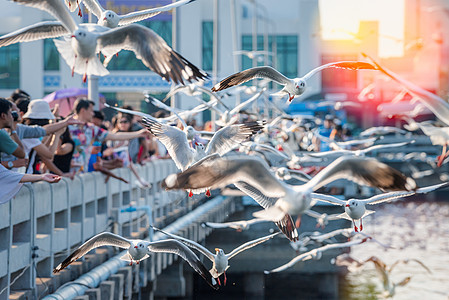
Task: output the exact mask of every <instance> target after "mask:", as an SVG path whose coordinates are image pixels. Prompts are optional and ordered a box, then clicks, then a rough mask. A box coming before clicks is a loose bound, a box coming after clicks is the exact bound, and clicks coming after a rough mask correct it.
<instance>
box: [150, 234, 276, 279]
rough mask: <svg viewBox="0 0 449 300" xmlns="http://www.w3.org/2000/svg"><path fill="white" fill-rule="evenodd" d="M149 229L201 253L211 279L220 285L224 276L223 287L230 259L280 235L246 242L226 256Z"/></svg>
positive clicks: (180, 237)
mask: <svg viewBox="0 0 449 300" xmlns="http://www.w3.org/2000/svg"><path fill="white" fill-rule="evenodd" d="M151 227H153V229H154V230H157V231H160V232H162V233H164V234H166V235H168V236H169V237H171V238H174V239H176V240H179V241H181V242H183V243H185V244H186V245H187V246H189V247H191V248H194V249H196V250H198V251H199V252H201V254H203V255H204V256H205V257H207V258H208V259H209V260H210V261H211V262H212V263H213V265H212V268H211V269H210V273H211V274H212V277H214V278H216V279H217V281H218V284H219V285H221V282H220V276H221V274H223V275H224V285H226V270H227V269H228V268H229V260H230V259H231V258H233V257H234V256H236V255H237V254H239V253H241V252H243V251H245V250H248V249H250V248H252V247H254V246H257V245H259V244H261V243H263V242H266V241H268V240H269V239H272V238H273V237H275V236H276V235H278V234H279V233H280V232H276V233H273V234H270V235H267V236H264V237H261V238H258V239H255V240H252V241H249V242H246V243H244V244H243V245H240V246H239V247H237V248H235V249H234V250H232V251H231V252H230V253H228V254H226V253H225V252H224V251H223V249H220V248H215V254H213V253H212V252H210V251H209V250H208V249H207V248H206V247H204V246H202V245H200V244H198V243H197V242H195V241H192V240H189V239H186V238H184V237H182V236H179V235H175V234H171V233H168V232H165V231H163V230H160V229H158V228H156V227H154V226H151Z"/></svg>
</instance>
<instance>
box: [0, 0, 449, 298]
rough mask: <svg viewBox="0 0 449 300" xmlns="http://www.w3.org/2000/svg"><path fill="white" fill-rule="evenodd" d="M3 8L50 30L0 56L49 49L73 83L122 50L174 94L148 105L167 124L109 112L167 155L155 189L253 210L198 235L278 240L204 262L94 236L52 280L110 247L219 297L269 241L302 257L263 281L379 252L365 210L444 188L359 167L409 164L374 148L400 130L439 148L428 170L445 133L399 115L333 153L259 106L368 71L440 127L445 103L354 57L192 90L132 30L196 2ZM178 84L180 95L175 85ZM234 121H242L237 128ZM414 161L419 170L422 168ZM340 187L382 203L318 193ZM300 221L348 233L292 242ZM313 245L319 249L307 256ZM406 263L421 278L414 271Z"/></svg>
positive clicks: (403, 147)
mask: <svg viewBox="0 0 449 300" xmlns="http://www.w3.org/2000/svg"><path fill="white" fill-rule="evenodd" d="M13 1H14V2H16V3H18V4H22V5H26V6H30V7H34V8H36V9H40V10H42V11H46V12H48V13H50V14H51V15H52V16H53V17H54V18H55V19H56V20H52V21H46V22H40V23H37V24H34V25H31V26H28V27H25V28H23V29H19V30H17V31H15V32H12V33H9V34H6V35H4V36H2V37H0V47H4V46H8V45H11V44H14V43H20V42H29V41H34V40H39V39H48V38H51V39H54V43H55V45H56V47H57V49H58V51H59V53H60V54H61V56H62V57H63V58H64V60H65V61H66V63H67V64H68V65H69V66H70V67H71V68H72V75H73V74H74V73H78V74H82V75H83V80H84V81H86V79H87V76H88V75H97V76H105V75H107V74H109V71H108V70H107V65H108V63H109V62H110V60H111V59H112V58H113V57H114V56H115V55H118V53H119V52H120V51H121V50H123V49H125V50H131V51H133V52H134V53H135V55H136V57H137V58H138V59H140V60H141V61H142V62H143V64H144V65H145V66H146V67H148V68H149V69H150V70H152V71H153V72H155V73H156V74H158V75H159V76H161V77H162V78H163V79H164V80H167V81H172V82H173V84H174V87H173V89H172V90H171V91H170V93H169V94H168V95H167V96H166V97H165V99H163V100H162V101H160V100H159V99H155V98H152V97H151V96H149V95H148V96H147V101H149V102H151V103H153V104H154V105H156V106H157V107H160V108H162V109H166V110H168V111H170V112H171V113H172V115H171V116H169V117H166V118H155V117H153V116H151V115H149V114H145V113H142V112H138V111H132V110H127V109H122V108H117V107H111V108H113V109H116V110H118V111H121V112H124V113H130V114H134V115H137V116H139V117H141V122H142V124H143V125H144V126H145V127H146V128H147V129H148V131H149V132H151V133H152V134H153V135H154V137H155V138H156V139H158V140H159V142H160V143H162V144H163V145H164V146H165V148H166V149H167V152H168V154H169V155H170V157H171V158H172V159H173V161H174V162H175V164H176V166H177V168H178V169H179V170H180V172H179V173H177V174H171V175H169V176H168V177H167V178H165V179H164V180H163V182H162V187H163V188H165V189H167V190H172V189H182V190H186V191H187V192H188V194H189V196H190V197H192V196H193V194H200V193H205V194H206V195H207V196H210V195H211V193H210V191H211V189H225V188H229V187H230V186H231V188H233V189H238V190H240V192H242V193H243V194H245V195H247V196H249V197H251V198H252V199H254V200H255V201H256V202H257V203H258V204H259V205H260V207H261V208H262V209H261V210H260V211H257V212H255V213H254V217H255V218H254V219H252V220H242V221H235V222H228V223H221V224H217V223H211V222H204V223H203V224H202V226H203V227H210V228H215V229H220V228H232V229H235V230H236V231H237V232H240V231H243V230H251V226H257V224H258V223H261V222H272V223H274V224H275V225H276V226H277V227H278V228H279V232H275V233H272V234H269V235H267V236H264V237H261V238H258V239H255V240H253V241H249V242H247V243H245V244H243V245H241V246H239V247H238V248H236V249H234V250H233V251H231V252H230V253H228V254H226V253H225V252H224V250H223V249H219V248H216V249H215V253H213V252H211V251H209V250H208V249H206V248H205V247H204V246H202V245H200V244H198V243H197V242H195V241H192V240H188V239H186V238H183V237H181V236H177V235H174V234H171V233H167V232H164V231H163V230H161V229H158V228H156V227H153V226H152V228H153V230H157V231H160V232H161V233H163V234H165V235H167V237H168V239H166V240H161V241H155V242H150V241H146V240H130V239H127V238H124V237H121V236H119V235H116V234H113V233H108V232H104V233H100V234H98V235H96V236H94V237H92V238H91V239H90V240H88V241H87V242H85V243H84V244H83V245H81V246H80V247H79V248H78V249H77V250H76V251H75V252H74V253H72V254H71V255H70V256H69V257H68V258H66V259H65V260H64V261H63V262H62V263H61V264H59V265H58V266H57V267H56V268H55V269H54V272H55V273H57V272H59V271H61V270H62V269H64V268H66V267H67V266H69V265H70V264H71V263H73V262H74V261H76V260H77V259H79V258H81V257H83V256H84V255H85V254H86V253H88V252H89V251H91V250H93V249H95V248H97V247H100V246H115V247H119V248H122V249H127V254H126V255H125V256H124V257H122V259H124V260H127V261H130V263H131V264H132V263H133V262H135V263H139V262H140V261H141V260H144V259H146V258H148V257H149V255H151V253H153V252H167V253H173V254H176V255H178V256H180V257H182V258H183V259H184V260H186V261H187V262H188V263H189V265H190V266H191V267H192V268H193V269H194V270H195V271H196V272H197V273H198V274H199V275H200V276H201V277H203V278H204V280H205V281H206V282H207V284H209V285H210V286H211V287H212V288H214V289H218V287H219V286H220V285H221V281H220V276H221V275H223V276H224V285H226V281H227V279H226V270H227V269H228V268H229V260H230V259H231V258H233V257H234V256H236V255H237V254H239V253H241V252H242V251H247V250H249V249H250V248H252V247H254V246H257V245H259V244H261V243H265V242H267V241H269V240H270V239H273V238H275V237H277V238H280V237H282V235H281V234H280V233H282V234H283V236H284V237H285V238H287V239H288V240H289V242H290V244H291V246H292V247H293V248H294V249H295V250H297V251H299V252H303V253H299V254H298V255H297V256H296V257H294V258H293V259H292V260H291V261H290V262H288V263H286V264H285V265H283V266H280V267H278V268H275V269H273V270H271V271H266V272H265V273H266V274H270V273H277V272H281V271H283V270H286V269H288V268H290V267H292V266H293V265H295V264H297V263H298V262H300V261H305V260H312V259H314V260H318V259H321V257H322V253H323V252H324V251H327V250H331V249H338V248H350V247H354V246H357V247H361V246H358V245H361V244H364V243H365V242H367V241H371V242H375V243H377V244H378V245H380V246H381V247H384V248H389V247H390V246H389V245H385V244H384V243H382V242H380V241H377V240H376V239H375V238H374V237H373V236H370V235H366V234H364V233H362V232H361V231H363V228H364V227H363V224H362V219H363V218H365V217H366V216H368V215H370V214H373V213H374V211H372V210H368V209H366V205H375V204H380V203H387V202H395V201H398V200H401V199H403V198H405V197H409V196H412V195H415V194H425V193H429V192H432V191H434V190H436V189H439V188H444V187H446V186H447V184H446V183H445V182H443V183H437V184H434V185H431V186H427V187H418V186H417V184H416V182H415V180H414V178H418V176H427V175H421V174H420V172H427V171H431V170H425V171H422V170H419V169H415V170H412V171H413V172H412V173H413V174H415V176H411V177H409V176H406V175H404V174H403V173H401V172H399V171H398V170H396V169H394V168H392V167H390V166H389V165H387V164H385V163H382V162H380V161H379V160H377V159H376V158H374V157H369V156H370V155H372V153H375V152H376V151H382V152H385V151H388V150H387V149H390V148H395V149H396V150H399V151H400V152H401V155H402V156H403V159H404V160H406V159H407V158H405V157H406V156H408V159H410V158H411V157H412V156H413V155H414V156H413V157H414V158H419V157H421V156H420V154H413V153H409V154H404V153H405V152H410V151H408V149H409V148H410V147H409V146H410V145H411V144H413V142H414V141H412V140H405V139H404V141H402V142H397V143H391V144H388V143H383V144H376V145H373V144H374V143H376V142H378V141H381V139H380V138H379V137H383V136H385V135H388V134H396V135H398V136H399V135H404V134H406V133H407V132H408V131H411V130H421V131H422V132H423V133H424V134H425V135H428V136H429V137H430V139H431V141H432V143H433V144H434V145H437V146H443V150H442V153H441V155H440V156H438V157H437V161H436V165H435V167H439V166H441V165H442V164H444V163H445V162H446V161H447V158H448V156H449V151H448V149H447V146H448V143H449V134H448V133H447V131H448V127H436V126H434V125H432V124H428V123H425V122H421V123H416V122H415V121H414V120H413V119H412V118H413V117H414V116H413V115H412V116H410V115H408V116H404V119H406V120H407V122H408V123H409V124H408V125H407V126H408V127H405V129H407V130H403V129H401V128H396V127H375V128H374V127H373V128H369V129H367V130H365V131H364V132H362V133H361V134H360V135H359V136H358V137H356V138H354V139H352V140H349V141H343V140H341V141H339V140H333V139H331V138H330V137H327V136H323V135H321V134H320V133H319V131H318V130H316V129H317V128H318V126H319V125H320V120H319V119H318V118H315V117H309V118H305V117H304V118H300V117H296V116H292V115H288V114H286V113H285V112H284V111H283V110H282V109H279V106H280V104H279V103H277V104H274V103H273V102H271V101H269V100H268V97H269V95H268V94H267V91H266V88H265V87H264V86H263V85H265V84H266V83H267V82H270V81H272V82H275V83H277V84H279V85H281V86H283V88H282V89H281V90H280V91H278V92H277V93H276V94H275V95H277V96H285V95H286V96H287V105H288V104H290V103H291V102H292V100H293V99H294V98H295V97H299V96H301V95H303V94H304V93H305V92H306V89H307V81H308V80H309V79H310V78H311V77H312V76H313V75H315V74H317V73H318V72H320V71H322V70H324V69H328V68H343V69H349V70H354V71H355V70H372V71H375V72H380V73H383V74H384V75H386V76H388V77H390V78H392V79H393V80H394V81H396V82H397V83H398V84H399V85H400V86H401V87H402V88H403V89H404V92H403V93H405V92H407V93H410V94H411V95H412V96H413V97H414V98H413V101H419V102H420V103H421V104H422V105H423V106H425V107H426V108H427V109H429V110H430V111H431V112H433V113H434V114H435V115H436V116H437V118H438V119H439V120H440V121H441V122H443V123H444V124H445V125H446V126H449V105H448V104H447V102H445V101H444V100H443V99H441V98H440V97H438V96H437V95H435V94H432V93H430V92H428V91H426V90H424V89H422V88H420V87H419V86H417V85H415V84H413V83H410V82H408V81H406V80H404V79H403V78H401V77H400V76H398V75H397V74H395V73H393V72H391V71H389V70H387V69H386V68H384V67H382V66H381V65H380V64H379V63H378V62H376V61H375V60H373V59H371V58H370V57H369V56H368V55H365V54H364V56H365V57H366V58H367V59H369V60H370V62H364V61H337V62H332V63H328V64H324V65H321V66H318V67H316V68H315V69H313V70H311V71H310V72H308V73H307V74H305V75H304V76H302V77H298V78H288V77H286V76H285V75H283V74H282V73H281V72H279V71H278V70H276V69H274V68H273V67H270V66H260V67H255V68H250V69H247V70H243V71H241V72H237V73H235V74H232V75H230V76H228V77H227V78H225V79H223V80H221V81H220V82H218V83H217V84H216V85H214V86H213V87H212V89H211V91H209V90H208V89H207V88H205V87H204V86H203V80H206V79H207V78H208V76H209V75H208V74H207V73H206V72H204V71H203V70H201V69H200V68H198V67H196V66H195V65H194V64H192V63H191V62H189V61H188V60H187V59H185V58H184V57H183V56H182V55H181V54H180V53H177V52H176V51H174V50H173V49H172V48H170V47H169V46H168V45H167V43H166V42H165V41H164V40H163V39H162V38H161V37H160V36H159V35H157V34H156V33H155V32H154V31H152V30H151V29H149V28H147V27H144V26H141V25H138V24H134V23H135V22H138V21H141V20H145V19H147V18H151V17H152V16H154V15H157V14H159V13H161V12H163V11H167V10H170V9H173V8H176V7H180V6H182V5H186V4H189V3H191V2H193V1H195V0H180V1H177V2H174V3H172V4H169V5H166V6H163V7H158V8H152V9H147V10H142V11H137V12H132V13H129V14H126V15H118V14H116V13H115V12H113V11H111V10H105V9H104V8H103V7H102V6H101V5H100V4H99V3H98V1H96V0H66V1H65V3H66V4H65V5H64V2H62V1H60V0H13ZM81 3H83V5H84V6H85V7H86V8H87V9H88V10H89V11H90V12H92V13H93V14H94V15H95V16H96V17H97V18H98V22H97V23H83V24H78V22H77V21H76V20H75V19H74V18H73V17H72V15H71V14H70V11H74V10H76V9H77V8H78V10H79V15H81V7H80V5H81ZM59 38H60V39H59ZM234 54H235V55H246V56H248V57H249V58H251V59H256V60H258V61H261V59H262V58H264V57H267V56H269V55H272V53H269V52H263V51H256V52H254V51H252V52H251V51H247V52H245V51H238V52H235V53H234ZM100 55H103V56H104V60H103V61H102V60H100ZM258 78H260V79H264V81H263V83H262V82H259V83H258V85H255V86H252V87H247V86H243V84H244V83H246V82H248V81H251V80H253V79H258ZM187 83H189V84H188V85H186V84H187ZM225 90H226V91H225ZM367 91H368V88H367V89H365V90H364V91H363V93H365V94H368V93H369V92H367ZM179 92H182V93H185V94H187V95H189V96H191V97H193V98H196V99H198V101H199V105H198V106H196V107H195V108H193V109H190V110H175V109H173V108H171V107H168V106H167V105H165V104H164V103H163V102H164V101H165V100H167V99H168V98H170V97H171V96H173V95H175V94H176V93H179ZM203 93H205V94H208V95H209V96H210V98H211V101H209V102H206V101H204V100H202V99H201V97H199V96H201V95H202V94H203ZM240 93H242V94H244V96H248V95H249V96H250V98H249V99H248V100H246V101H244V102H242V103H241V104H239V105H237V106H235V107H231V106H230V105H229V104H225V101H224V99H225V98H226V97H232V96H233V95H235V94H240ZM361 97H362V96H361ZM363 97H365V96H363ZM363 97H362V98H363ZM394 101H396V100H394ZM261 102H263V105H265V107H270V110H271V111H272V114H271V115H272V118H271V120H269V115H270V114H268V113H267V111H266V110H265V111H263V112H262V111H261V110H260V107H261V105H260V103H261ZM227 103H228V102H227ZM334 104H335V106H334V110H340V109H343V108H345V107H347V106H351V107H360V104H359V103H357V102H353V103H351V102H350V101H348V102H346V101H343V102H341V103H338V104H337V103H334ZM318 105H325V104H324V103H321V104H318ZM318 105H317V106H318ZM326 105H328V104H326ZM204 110H213V111H215V112H217V113H218V115H219V120H215V121H216V124H217V125H218V126H220V127H221V128H220V129H219V130H217V131H216V132H202V131H197V130H196V129H195V128H194V127H193V126H190V125H188V124H187V121H186V120H187V119H189V118H191V117H192V116H194V115H195V114H197V113H198V112H201V111H204ZM243 120H245V121H244V122H243ZM314 139H318V140H321V141H324V142H327V143H329V145H330V147H331V149H333V150H331V151H325V152H324V151H323V152H314V151H313V150H317V148H316V146H315V145H314V142H313V140H314ZM299 150H302V151H299ZM423 161H426V162H429V161H428V160H425V159H424V158H423ZM314 163H324V164H325V165H326V167H324V168H321V167H319V166H316V167H315V166H313V167H309V168H308V167H305V165H306V164H308V165H313V164H314ZM429 164H430V162H429ZM432 167H433V166H432ZM414 168H416V167H414ZM429 174H430V173H429ZM341 179H344V180H348V181H352V182H353V183H355V184H357V185H362V186H368V187H371V188H372V190H373V191H378V190H381V191H383V192H384V193H380V194H376V195H374V196H372V197H370V198H367V199H348V200H342V199H339V198H338V197H336V196H335V195H331V194H329V193H328V192H327V193H326V192H325V191H327V190H328V189H326V187H327V186H328V184H330V183H332V182H334V181H336V180H341ZM318 202H321V203H323V202H326V203H330V204H333V205H337V206H341V207H342V213H341V214H327V213H318V212H316V211H314V210H313V207H314V206H315V205H316V204H317V203H318ZM303 214H306V215H308V216H311V217H313V218H315V219H316V222H317V227H321V228H323V229H324V228H325V226H326V225H328V223H329V222H331V221H334V220H338V219H342V218H344V219H348V220H350V221H352V223H353V226H351V227H350V228H341V229H338V230H335V231H333V232H329V233H325V234H314V233H313V234H309V233H301V234H298V229H300V225H301V217H302V215H303ZM295 218H296V221H295V220H294V219H295ZM356 221H359V226H357V225H356V223H355V222H356ZM299 232H301V230H299ZM337 235H343V236H345V237H347V238H349V241H347V242H337V240H335V236H337ZM315 244H316V245H318V246H319V247H317V248H314V249H309V248H308V246H310V245H315ZM194 251H197V252H198V253H200V254H201V255H203V256H205V257H206V258H208V259H209V260H210V262H211V263H212V267H211V268H210V269H208V268H206V267H205V265H204V264H203V262H202V261H201V260H200V259H199V257H198V256H197V254H195V252H194ZM410 261H412V260H410ZM414 261H416V260H414ZM335 262H336V264H337V265H345V266H348V267H349V269H351V268H352V269H353V268H355V267H354V266H356V267H357V268H359V267H361V266H362V265H364V264H366V263H367V262H372V263H374V265H375V267H376V269H377V270H378V271H379V273H381V276H382V278H383V279H382V280H383V284H384V289H385V291H386V293H387V295H388V296H392V295H394V293H395V288H396V287H397V286H404V285H406V284H407V283H408V282H409V281H410V277H406V278H405V279H403V280H402V281H400V282H395V283H394V282H392V281H391V280H389V279H388V275H389V274H390V273H391V271H392V269H393V268H394V266H395V265H396V264H393V265H392V266H391V267H389V268H388V267H387V266H386V265H385V264H384V263H382V261H381V260H380V259H379V258H376V257H374V256H373V257H371V258H370V259H368V260H365V261H356V260H354V259H352V258H351V257H349V256H344V257H343V256H339V257H337V258H336V259H335ZM401 262H404V263H405V262H408V261H401ZM416 262H418V263H420V264H421V265H422V266H423V267H424V268H425V269H426V270H427V271H429V272H430V270H428V269H427V267H425V265H424V264H423V263H421V262H419V261H416Z"/></svg>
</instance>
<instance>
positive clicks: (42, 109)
mask: <svg viewBox="0 0 449 300" xmlns="http://www.w3.org/2000/svg"><path fill="white" fill-rule="evenodd" d="M28 103H29V107H30V112H28V107H27V109H26V112H25V113H21V112H19V108H18V107H17V105H16V104H15V103H11V105H12V107H11V110H12V114H15V118H14V125H15V126H16V128H15V131H16V134H17V136H18V138H19V140H20V141H22V140H23V139H32V138H41V137H44V136H46V135H49V134H52V133H55V132H57V131H59V130H61V129H63V128H66V127H67V125H69V124H78V123H79V121H77V120H75V119H73V117H69V118H67V119H65V120H64V121H62V122H58V123H53V124H47V125H45V126H39V125H33V126H31V125H25V124H20V122H21V121H22V116H26V118H30V119H54V116H53V114H52V113H51V111H50V108H49V106H48V103H46V102H45V101H42V100H40V99H38V100H33V101H31V102H29V101H28ZM46 123H47V122H46ZM1 161H2V165H3V166H4V167H6V168H8V169H11V168H20V167H24V166H26V165H27V162H28V161H27V160H26V159H18V158H17V157H15V156H14V155H12V154H7V153H5V152H3V153H1Z"/></svg>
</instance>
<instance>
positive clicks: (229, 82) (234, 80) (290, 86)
mask: <svg viewBox="0 0 449 300" xmlns="http://www.w3.org/2000/svg"><path fill="white" fill-rule="evenodd" d="M327 68H341V69H349V70H360V69H367V70H376V69H377V68H376V67H375V66H374V65H372V64H370V63H367V62H360V61H339V62H333V63H328V64H325V65H322V66H319V67H317V68H315V69H313V70H312V71H310V72H309V73H307V74H306V75H304V76H303V77H300V78H294V79H292V78H288V77H286V76H285V75H283V74H281V73H280V72H279V71H277V70H276V69H274V68H272V67H269V66H263V67H255V68H251V69H247V70H244V71H241V72H238V73H235V74H233V75H231V76H229V77H227V78H225V79H223V80H222V81H220V82H219V83H217V84H216V85H214V87H213V88H212V91H213V92H218V91H221V90H224V89H227V88H229V87H232V86H235V85H240V84H242V83H245V82H247V81H250V80H252V79H255V78H266V79H270V80H272V81H274V82H276V83H278V84H280V85H283V86H284V88H283V89H282V90H281V91H279V92H278V93H279V94H281V95H285V94H287V95H288V102H289V103H291V101H292V100H293V98H295V97H296V96H300V95H302V94H303V93H304V92H305V91H306V88H307V80H309V79H310V78H311V77H312V76H313V75H315V74H316V73H318V72H319V71H322V70H324V69H327Z"/></svg>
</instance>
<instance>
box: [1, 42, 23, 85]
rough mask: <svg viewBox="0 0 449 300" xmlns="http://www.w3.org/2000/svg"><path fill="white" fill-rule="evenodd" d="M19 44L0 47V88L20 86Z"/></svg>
mask: <svg viewBox="0 0 449 300" xmlns="http://www.w3.org/2000/svg"><path fill="white" fill-rule="evenodd" d="M19 53H20V51H19V44H14V45H10V46H7V47H2V48H0V89H16V88H18V87H19V86H20V54H19Z"/></svg>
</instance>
